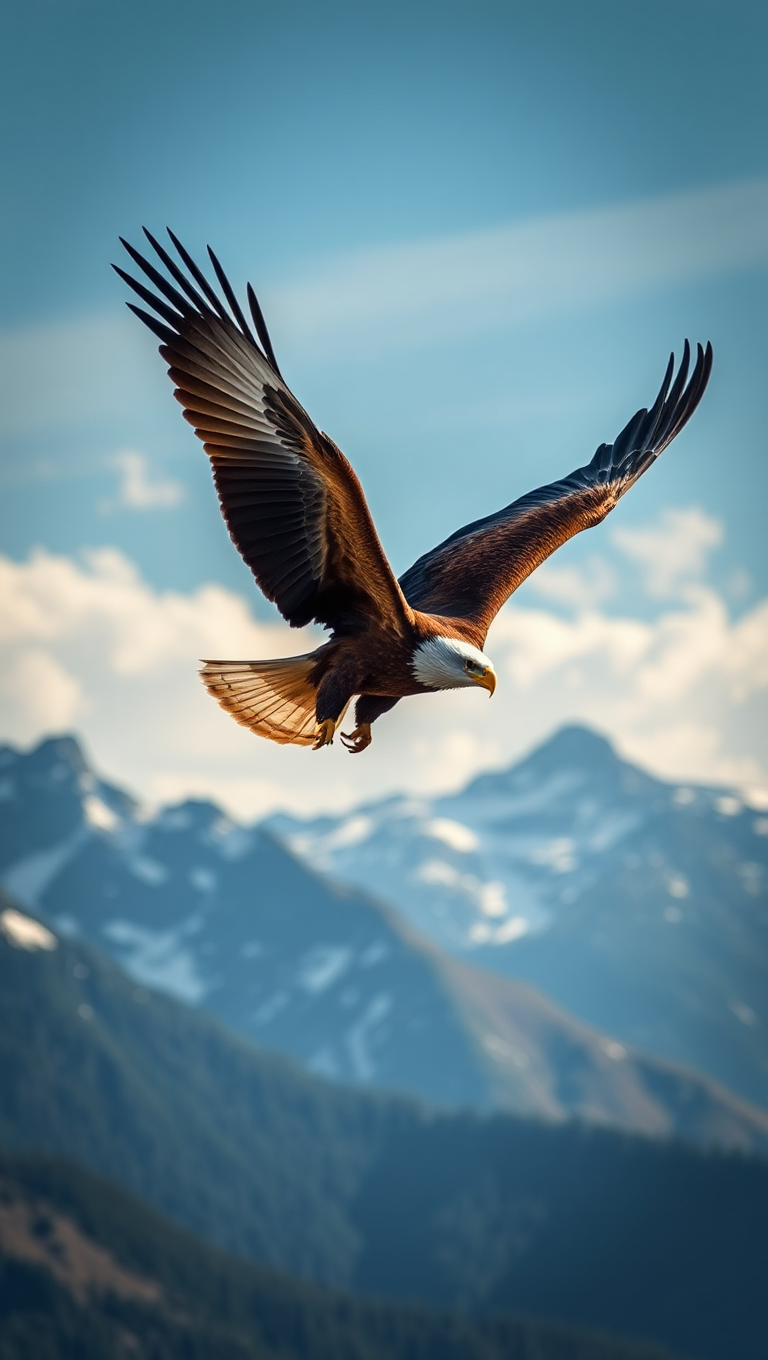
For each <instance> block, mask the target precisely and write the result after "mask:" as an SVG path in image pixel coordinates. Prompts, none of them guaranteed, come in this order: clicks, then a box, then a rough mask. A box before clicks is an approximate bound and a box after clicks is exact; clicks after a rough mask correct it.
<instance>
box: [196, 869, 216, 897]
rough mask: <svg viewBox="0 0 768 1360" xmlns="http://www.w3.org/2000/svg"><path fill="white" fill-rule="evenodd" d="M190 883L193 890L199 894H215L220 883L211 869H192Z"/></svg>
mask: <svg viewBox="0 0 768 1360" xmlns="http://www.w3.org/2000/svg"><path fill="white" fill-rule="evenodd" d="M189 881H190V883H191V884H192V887H193V888H197V891H198V892H204V893H209V892H213V890H214V888H215V887H216V885H217V883H218V879H217V878H216V875H215V874H214V873H212V872H211V870H210V869H192V870H190V874H189Z"/></svg>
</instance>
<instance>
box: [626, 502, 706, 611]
mask: <svg viewBox="0 0 768 1360" xmlns="http://www.w3.org/2000/svg"><path fill="white" fill-rule="evenodd" d="M611 539H612V542H613V543H614V544H615V545H616V546H617V547H618V548H619V549H620V551H621V552H622V553H624V555H625V556H626V557H628V558H629V559H630V560H631V561H632V562H635V563H636V564H637V566H639V567H640V568H641V570H642V572H643V578H644V580H643V584H644V586H645V589H646V590H647V591H648V593H649V594H650V595H656V596H659V597H661V598H663V597H669V596H671V595H675V594H677V593H679V591H680V589H681V587H684V586H685V585H686V584H687V583H688V582H690V581H691V580H695V579H696V578H698V577H700V576H701V574H702V572H703V571H704V568H705V566H706V563H707V558H708V555H709V553H710V552H711V551H712V549H713V548H717V547H719V546H720V544H721V543H722V541H723V526H722V525H721V524H720V522H719V520H716V519H712V518H711V516H710V515H705V514H704V512H703V511H702V510H698V509H696V507H690V508H689V509H685V510H673V509H666V510H663V511H662V513H661V515H660V517H659V520H658V522H657V523H656V524H653V525H648V526H647V527H645V528H642V529H624V528H616V529H614V530H613V533H612V534H611Z"/></svg>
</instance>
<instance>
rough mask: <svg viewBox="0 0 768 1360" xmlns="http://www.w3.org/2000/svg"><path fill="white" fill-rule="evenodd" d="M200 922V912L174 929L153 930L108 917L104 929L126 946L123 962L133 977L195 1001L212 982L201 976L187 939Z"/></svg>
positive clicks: (173, 994)
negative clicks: (208, 982)
mask: <svg viewBox="0 0 768 1360" xmlns="http://www.w3.org/2000/svg"><path fill="white" fill-rule="evenodd" d="M200 925H201V921H200V918H199V917H197V916H190V917H189V918H188V919H187V920H186V921H183V922H182V923H181V925H179V926H177V927H176V928H175V929H173V930H151V929H150V928H149V927H148V926H139V925H136V924H135V923H134V922H133V921H120V920H118V921H108V922H107V924H106V925H105V926H103V928H102V932H103V934H104V935H106V937H107V939H108V940H112V941H114V943H115V944H118V945H121V946H122V947H123V949H124V950H125V954H124V956H123V958H122V963H123V966H124V967H125V968H126V970H127V971H128V972H129V973H130V974H131V977H134V978H136V980H137V981H138V982H144V983H146V984H147V985H148V986H150V987H157V988H158V989H159V990H160V991H163V992H169V993H170V995H171V996H177V997H179V998H180V999H181V1000H182V1001H188V1002H191V1003H192V1004H193V1005H195V1004H197V1003H198V1002H200V1001H202V999H203V997H204V996H205V994H206V992H207V991H208V986H207V984H206V983H205V982H204V981H203V979H202V978H201V977H200V974H199V972H198V969H197V962H196V960H195V956H194V954H193V953H192V951H191V950H190V949H189V947H188V945H187V944H186V940H187V938H188V936H190V935H194V934H195V933H196V932H197V931H198V930H199V929H200Z"/></svg>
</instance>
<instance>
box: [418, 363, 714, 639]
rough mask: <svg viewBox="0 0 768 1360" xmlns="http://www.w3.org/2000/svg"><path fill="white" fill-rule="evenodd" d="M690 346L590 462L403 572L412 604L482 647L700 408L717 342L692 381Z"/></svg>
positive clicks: (478, 522) (449, 540) (481, 521)
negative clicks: (527, 590)
mask: <svg viewBox="0 0 768 1360" xmlns="http://www.w3.org/2000/svg"><path fill="white" fill-rule="evenodd" d="M689 365H690V346H689V344H688V341H687V340H686V342H685V348H684V351H683V358H682V362H681V364H680V368H679V370H678V373H677V377H676V378H675V380H674V382H673V381H672V374H673V372H674V355H672V356H670V360H669V365H668V367H667V372H666V375H665V378H664V382H663V383H662V386H661V391H660V392H659V395H658V397H657V398H656V401H655V402H654V404H653V406H652V407H651V409H650V411H646V410H641V411H638V412H637V415H635V416H633V418H632V420H630V422H629V424H628V425H627V426H625V428H624V429H623V430H622V432H621V434H620V435H619V436H618V438H617V439H616V441H615V443H613V444H601V445H600V448H599V449H598V450H597V453H596V454H595V456H594V458H593V459H592V461H591V463H588V464H587V465H586V467H582V468H577V469H576V471H575V472H572V473H571V474H570V476H569V477H564V478H563V480H562V481H559V482H553V483H552V484H551V485H549V486H541V487H539V488H538V490H536V491H531V492H529V494H528V495H527V496H521V498H520V500H517V501H513V502H512V504H511V505H507V506H505V508H504V509H503V510H499V511H498V512H497V513H496V514H495V515H488V516H487V517H486V518H485V519H479V520H475V522H474V523H473V524H466V525H465V526H464V528H463V529H459V530H457V532H456V533H455V534H452V535H451V537H450V538H447V539H446V540H445V542H443V543H441V544H439V546H438V547H437V548H434V549H433V550H432V552H429V553H425V554H424V556H423V557H420V558H419V560H418V562H415V563H414V565H413V566H412V567H410V568H409V569H408V571H407V572H406V573H405V575H404V576H401V577H400V586H401V588H402V591H403V594H404V595H405V598H406V600H407V601H408V603H409V605H410V606H411V608H412V609H418V610H421V611H423V612H424V613H428V614H438V615H442V616H444V617H448V618H455V619H461V620H462V621H467V622H470V623H472V624H473V625H474V626H475V631H476V632H477V636H478V645H482V642H483V640H484V639H485V635H486V633H487V632H488V629H489V627H490V625H491V622H492V620H493V619H494V617H495V615H496V614H497V613H498V611H499V609H500V608H501V606H502V605H503V604H504V603H505V601H506V600H508V599H509V596H510V595H511V594H512V593H513V591H515V590H517V588H518V586H519V585H521V584H522V582H523V581H524V580H525V578H526V577H527V576H530V574H531V572H532V571H535V569H536V567H538V566H540V564H541V563H542V562H543V561H545V559H546V558H547V557H549V556H550V554H551V553H553V552H554V551H555V549H556V548H559V547H560V546H561V544H563V543H565V542H566V540H567V539H569V538H572V537H573V535H574V534H577V533H579V532H580V531H581V530H582V529H588V528H590V527H591V526H592V525H593V524H599V523H600V521H601V520H602V519H604V518H605V516H606V515H607V514H608V512H609V510H612V509H613V507H614V505H615V504H616V502H617V501H618V500H619V498H620V497H621V496H623V495H624V492H625V491H628V490H629V488H630V486H632V484H633V483H634V482H636V481H637V479H638V477H640V476H642V474H643V473H644V472H645V470H646V468H648V467H650V465H651V463H652V462H654V460H655V459H656V458H658V456H659V454H660V453H661V452H662V451H663V450H664V449H665V448H666V447H667V445H668V444H670V443H671V442H672V440H673V439H674V437H675V435H676V434H678V433H679V432H680V430H682V428H683V426H684V425H685V424H686V422H687V421H688V420H690V418H691V416H692V415H693V412H694V411H695V410H696V407H697V406H698V404H699V402H700V400H701V398H702V396H703V394H704V389H705V388H706V386H707V382H708V381H709V375H710V371H711V369H712V346H711V345H709V344H708V345H707V347H706V350H703V349H702V347H701V345H699V346H698V357H697V361H696V366H695V368H694V370H693V373H692V375H691V379H690V382H689V383H688V385H687V386H686V378H687V376H688V368H689Z"/></svg>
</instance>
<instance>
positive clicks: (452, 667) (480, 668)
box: [411, 637, 496, 689]
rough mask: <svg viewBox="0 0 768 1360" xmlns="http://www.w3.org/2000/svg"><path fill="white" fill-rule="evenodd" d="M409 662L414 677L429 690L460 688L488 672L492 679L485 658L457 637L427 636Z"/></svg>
mask: <svg viewBox="0 0 768 1360" xmlns="http://www.w3.org/2000/svg"><path fill="white" fill-rule="evenodd" d="M411 665H412V667H413V673H414V675H415V676H416V679H417V680H418V681H419V682H420V683H421V684H422V685H428V686H429V688H430V689H460V688H461V687H462V686H464V685H476V684H478V683H482V679H483V677H488V676H489V675H491V676H493V678H494V681H495V678H496V672H495V671H494V669H493V664H492V662H490V661H489V660H488V657H487V656H484V655H483V653H482V652H481V651H479V650H478V648H477V647H473V646H472V644H471V643H469V642H460V641H459V639H458V638H449V637H433V638H427V639H426V641H425V642H422V643H421V644H420V645H419V646H418V647H417V648H416V651H415V652H414V654H413V660H412V662H411Z"/></svg>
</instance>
